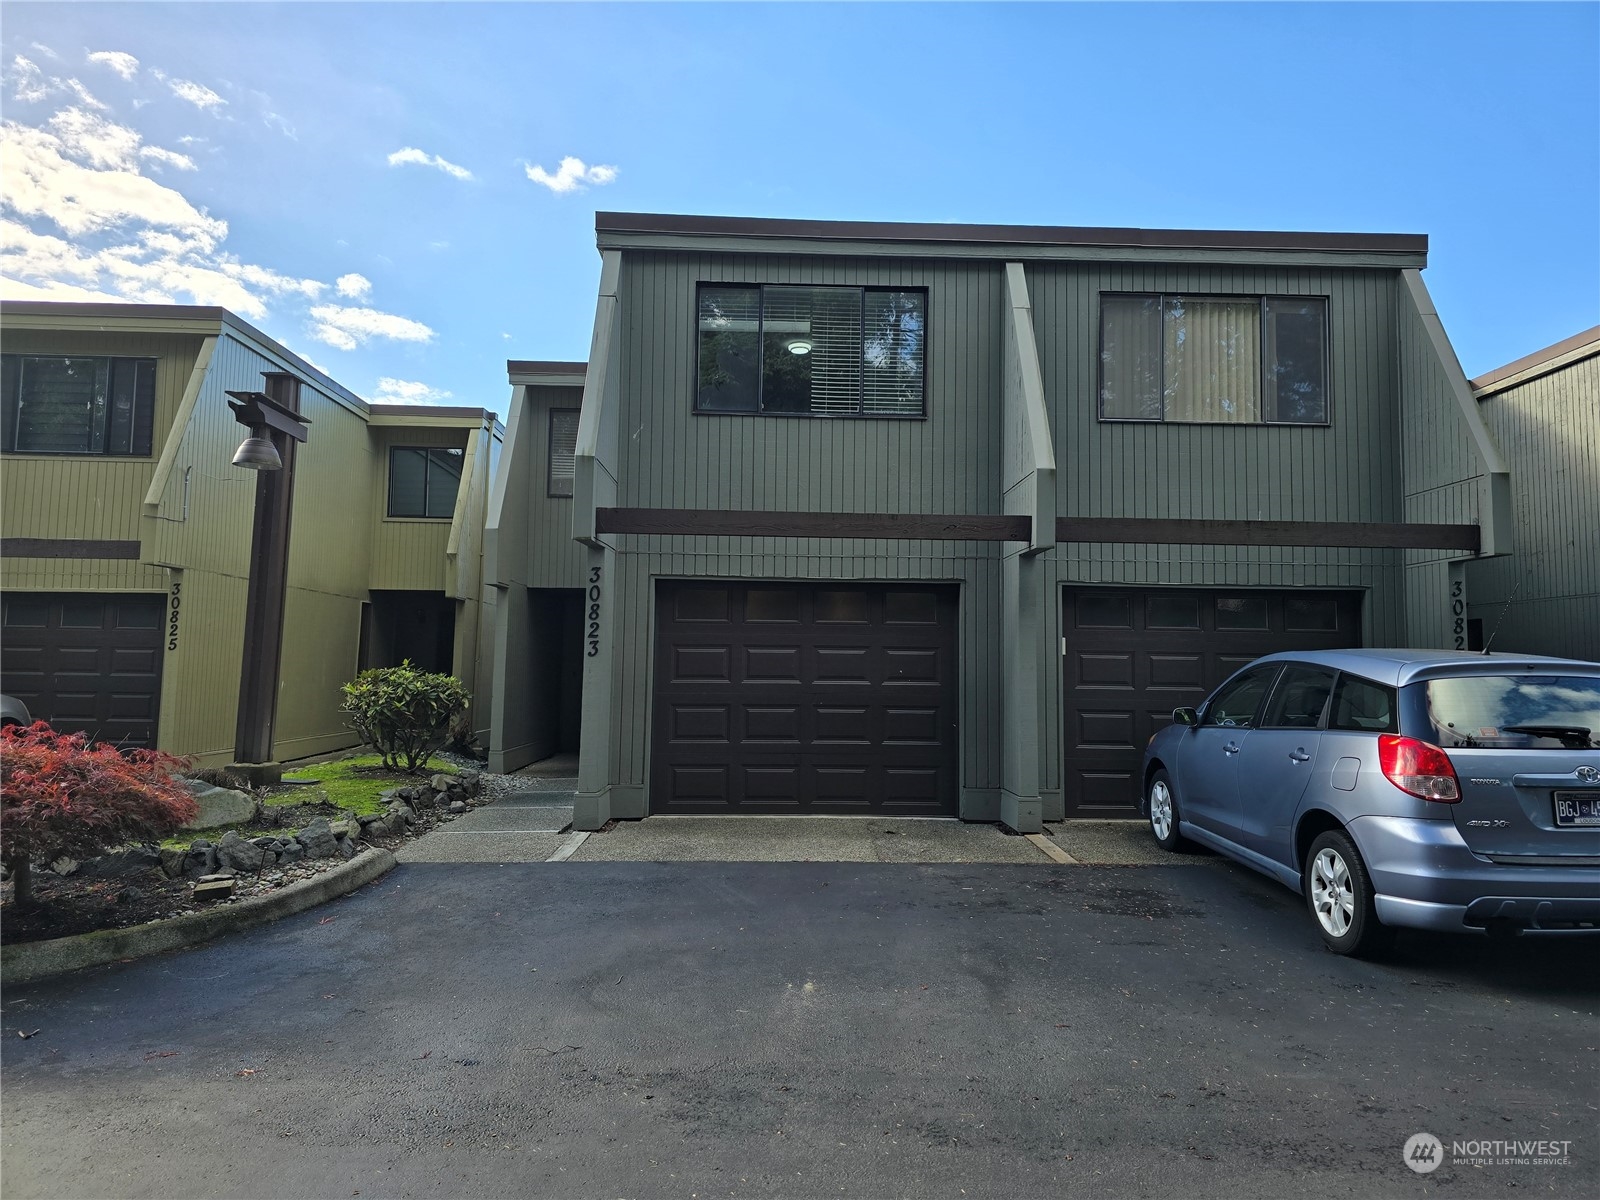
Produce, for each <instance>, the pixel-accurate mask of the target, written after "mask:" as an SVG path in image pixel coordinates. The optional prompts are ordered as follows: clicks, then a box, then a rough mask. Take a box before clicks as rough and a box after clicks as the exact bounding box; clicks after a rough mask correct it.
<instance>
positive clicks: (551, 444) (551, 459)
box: [544, 408, 583, 500]
mask: <svg viewBox="0 0 1600 1200" xmlns="http://www.w3.org/2000/svg"><path fill="white" fill-rule="evenodd" d="M582 412H583V410H582V409H581V408H552V409H551V410H550V417H549V420H548V421H547V422H546V423H545V447H544V494H545V498H546V499H547V500H571V499H572V496H573V492H575V491H576V490H577V486H578V431H577V430H576V429H574V430H573V431H572V473H571V474H570V475H568V476H567V479H568V490H567V491H564V492H558V491H556V490H555V483H556V474H555V468H556V414H557V413H561V414H563V415H565V414H568V413H570V414H571V415H572V416H574V417H580V418H581V414H582Z"/></svg>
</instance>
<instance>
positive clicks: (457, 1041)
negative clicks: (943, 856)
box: [0, 862, 1600, 1200]
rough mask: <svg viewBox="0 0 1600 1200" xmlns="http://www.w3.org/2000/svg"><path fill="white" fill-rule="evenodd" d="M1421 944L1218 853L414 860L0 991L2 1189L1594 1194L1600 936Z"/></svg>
mask: <svg viewBox="0 0 1600 1200" xmlns="http://www.w3.org/2000/svg"><path fill="white" fill-rule="evenodd" d="M1401 954H1402V956H1403V957H1401V958H1398V959H1396V960H1394V961H1390V962H1383V963H1365V962H1356V961H1352V960H1349V959H1342V958H1338V957H1335V956H1333V955H1330V954H1328V953H1326V952H1324V951H1323V950H1322V949H1321V947H1320V944H1319V943H1318V939H1317V937H1316V934H1315V933H1314V931H1313V930H1312V929H1311V928H1310V927H1309V925H1308V922H1307V919H1306V916H1305V914H1304V912H1303V910H1302V908H1301V906H1300V904H1299V902H1298V901H1297V900H1296V899H1295V897H1293V896H1292V895H1290V894H1289V893H1287V892H1285V891H1283V890H1282V889H1280V888H1277V887H1275V886H1274V885H1272V884H1271V883H1270V882H1269V881H1267V880H1265V879H1261V878H1259V877H1257V876H1255V875H1253V874H1252V873H1251V872H1249V871H1246V870H1244V869H1243V868H1236V867H1233V866H1232V865H1231V864H1226V863H1223V864H1220V865H1219V866H1218V867H1217V869H1214V870H1194V869H1191V868H1187V867H1160V868H1125V867H1124V868H1111V867H1060V866H1056V865H1054V864H1044V865H1040V866H1022V865H991V864H947V865H934V866H923V865H908V864H880V863H725V864H708V863H667V864H658V863H577V862H574V863H565V864H559V865H555V864H552V865H544V864H512V865H483V866H460V865H455V864H448V865H447V864H422V863H411V864H402V865H401V866H400V867H398V868H397V869H396V870H395V871H394V872H392V873H391V874H390V875H388V876H387V877H385V878H384V879H382V880H380V881H378V882H376V883H374V884H372V885H370V886H369V887H367V888H365V889H363V890H362V891H361V892H358V893H356V894H354V895H352V896H350V897H348V898H346V899H344V900H340V901H336V902H334V903H332V904H330V905H327V906H325V907H323V908H319V909H315V910H313V911H311V912H307V913H303V914H301V915H299V916H296V917H292V918H288V919H286V920H284V921H281V922H279V923H277V924H275V925H272V926H268V927H264V928H260V929H256V930H253V931H250V932H248V933H246V934H244V935H242V936H240V937H237V938H234V939H230V940H227V941H223V942H218V943H215V944H212V945H210V946H206V947H202V948H199V949H195V950H192V951H187V952H182V953H176V954H170V955H165V956H161V957H158V958H154V959H146V960H143V961H140V962H135V963H128V964H124V965H119V966H115V967H110V968H104V969H99V970H94V971H89V972H85V973H83V974H80V975H78V976H75V977H71V978H66V979H61V980H57V981H54V982H50V983H44V984H38V985H32V986H28V987H19V988H10V989H7V992H6V996H5V1011H4V1027H3V1029H0V1046H3V1047H4V1057H5V1064H4V1070H5V1088H4V1093H3V1097H0V1104H3V1124H0V1154H3V1160H4V1171H5V1178H4V1184H5V1192H6V1195H7V1196H8V1197H9V1196H15V1197H40V1198H44V1197H98V1196H161V1197H168V1196H170V1197H188V1196H262V1195H271V1196H283V1197H313V1196H315V1197H323V1196H327V1197H333V1196H343V1197H348V1196H352V1195H356V1194H359V1195H361V1196H363V1197H373V1196H408V1197H447V1196H448V1197H458V1196H473V1197H479V1196H482V1197H494V1196H507V1197H510V1196H519V1197H541V1196H560V1197H563V1198H565V1197H590V1196H594V1197H601V1196H613V1197H614V1196H641V1195H643V1196H652V1197H654V1196H671V1197H684V1198H685V1200H689V1198H691V1197H696V1196H698V1197H707V1196H712V1195H719V1196H720V1195H730V1194H731V1195H735V1196H740V1197H744V1196H784V1197H816V1196H846V1197H882V1196H898V1197H914V1198H915V1197H932V1196H938V1197H959V1196H961V1195H963V1194H965V1195H966V1196H971V1197H1007V1198H1010V1197H1022V1196H1026V1197H1032V1196H1064V1195H1093V1196H1097V1197H1098V1196H1182V1197H1192V1196H1202V1197H1204V1196H1217V1197H1224V1196H1227V1197H1233V1196H1240V1197H1252V1196H1273V1197H1278V1196H1283V1195H1288V1194H1300V1193H1305V1192H1310V1193H1313V1194H1318V1195H1339V1196H1410V1195H1422V1194H1430V1195H1447V1196H1504V1195H1507V1194H1528V1193H1530V1192H1535V1191H1536V1192H1537V1193H1538V1194H1540V1195H1555V1196H1578V1195H1585V1196H1587V1195H1593V1194H1595V1189H1596V1185H1597V1182H1600V1135H1597V1133H1596V1129H1595V1106H1596V1090H1595V1078H1596V1075H1595V1066H1596V1064H1595V1051H1594V1045H1593V1044H1594V1042H1595V1034H1594V1030H1595V1016H1596V1012H1595V1009H1596V998H1597V993H1600V957H1597V955H1596V953H1595V947H1594V944H1593V942H1591V941H1587V940H1586V941H1583V942H1574V941H1566V942H1554V941H1546V942H1531V941H1524V942H1515V943H1510V944H1503V943H1495V942H1489V941H1484V940H1472V939H1464V938H1463V939H1442V938H1412V939H1405V940H1403V941H1402V943H1401ZM34 1030H37V1033H34V1034H33V1036H32V1037H30V1038H28V1039H26V1040H22V1039H19V1038H18V1037H17V1036H16V1034H17V1033H18V1032H19V1031H20V1032H31V1031H34ZM1423 1131H1427V1132H1431V1133H1433V1134H1435V1135H1438V1136H1439V1137H1440V1138H1442V1139H1444V1142H1445V1147H1446V1149H1445V1154H1446V1155H1447V1156H1448V1155H1449V1154H1451V1152H1452V1150H1451V1146H1452V1142H1453V1141H1454V1140H1456V1139H1480V1140H1481V1139H1488V1138H1499V1139H1506V1138H1517V1139H1548V1140H1565V1141H1568V1142H1570V1143H1571V1144H1570V1147H1569V1151H1570V1154H1569V1160H1568V1163H1567V1165H1565V1166H1536V1165H1524V1166H1500V1165H1489V1166H1481V1167H1474V1166H1467V1165H1461V1164H1459V1163H1457V1162H1455V1161H1454V1160H1453V1159H1447V1161H1445V1162H1444V1165H1442V1166H1440V1167H1439V1169H1438V1170H1437V1171H1436V1172H1435V1173H1433V1174H1431V1175H1429V1176H1427V1177H1425V1178H1423V1177H1419V1176H1416V1175H1413V1174H1412V1172H1411V1171H1410V1170H1409V1169H1408V1168H1407V1167H1406V1166H1405V1164H1404V1162H1403V1161H1402V1146H1403V1144H1404V1142H1405V1141H1406V1139H1407V1138H1409V1137H1411V1136H1412V1135H1413V1134H1416V1133H1419V1132H1423Z"/></svg>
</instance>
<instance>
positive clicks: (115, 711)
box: [107, 692, 156, 721]
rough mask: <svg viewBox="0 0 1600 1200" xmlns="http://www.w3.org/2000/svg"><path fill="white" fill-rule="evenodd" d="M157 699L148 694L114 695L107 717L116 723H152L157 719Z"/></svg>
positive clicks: (129, 693) (128, 693)
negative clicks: (155, 701) (154, 702)
mask: <svg viewBox="0 0 1600 1200" xmlns="http://www.w3.org/2000/svg"><path fill="white" fill-rule="evenodd" d="M154 699H155V698H154V697H153V696H151V695H150V693H148V692H127V693H114V694H113V695H112V696H111V701H110V704H109V705H108V706H107V707H108V713H107V715H108V716H110V717H111V719H112V720H114V721H150V720H154V719H155V715H156V713H155V705H154V704H153V703H152V701H153V700H154Z"/></svg>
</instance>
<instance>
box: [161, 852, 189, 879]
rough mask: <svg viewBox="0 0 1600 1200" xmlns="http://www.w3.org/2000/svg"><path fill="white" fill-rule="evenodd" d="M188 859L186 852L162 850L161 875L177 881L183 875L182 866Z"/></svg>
mask: <svg viewBox="0 0 1600 1200" xmlns="http://www.w3.org/2000/svg"><path fill="white" fill-rule="evenodd" d="M188 859H189V851H187V850H163V851H162V852H161V873H162V874H163V875H165V876H166V877H167V878H168V879H177V878H178V877H179V876H180V875H182V874H183V864H184V863H185V862H187V861H188Z"/></svg>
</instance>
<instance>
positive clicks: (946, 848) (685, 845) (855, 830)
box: [572, 817, 1049, 863]
mask: <svg viewBox="0 0 1600 1200" xmlns="http://www.w3.org/2000/svg"><path fill="white" fill-rule="evenodd" d="M572 860H573V861H574V862H883V863H915V862H924V863H935V862H953V863H959V862H993V863H1043V862H1048V861H1049V859H1047V858H1046V857H1045V855H1044V853H1043V852H1042V851H1040V850H1039V849H1038V848H1037V847H1035V846H1034V845H1032V844H1031V843H1030V842H1029V841H1028V840H1027V839H1026V838H1021V837H1014V836H1011V835H1008V834H1007V833H1006V832H1005V831H1004V830H1003V829H1001V828H1000V826H998V825H990V824H967V823H965V822H962V821H954V820H951V821H941V820H886V819H884V818H881V817H651V818H650V819H649V820H648V821H619V822H618V823H617V824H616V825H615V826H613V827H612V828H611V829H609V830H607V831H606V832H605V833H602V834H595V835H592V836H591V837H589V839H588V840H587V841H585V842H584V843H583V844H582V845H581V846H580V847H579V848H578V850H577V852H576V853H574V854H573V856H572Z"/></svg>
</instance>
